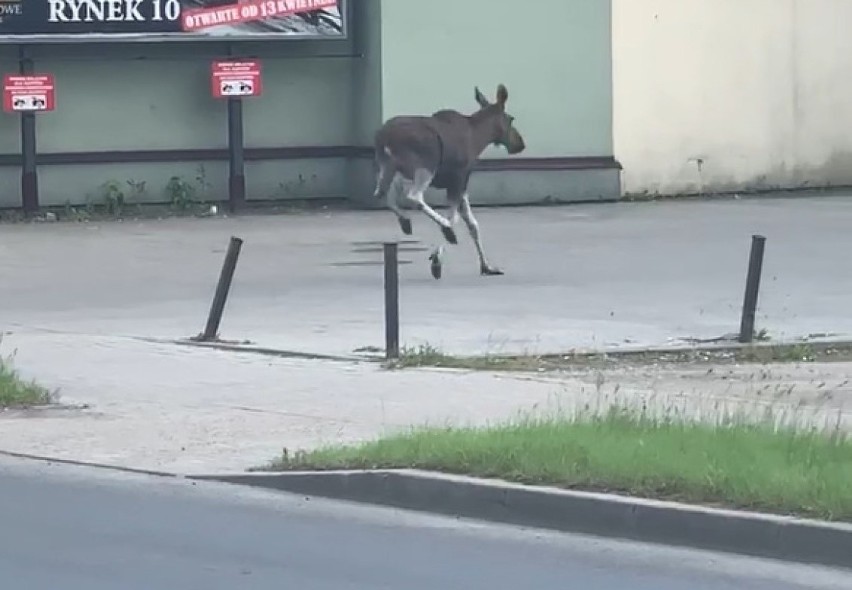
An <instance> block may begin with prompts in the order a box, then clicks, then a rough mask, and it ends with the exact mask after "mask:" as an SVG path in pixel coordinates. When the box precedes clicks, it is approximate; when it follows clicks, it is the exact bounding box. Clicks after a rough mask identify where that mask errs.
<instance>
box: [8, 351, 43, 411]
mask: <svg viewBox="0 0 852 590" xmlns="http://www.w3.org/2000/svg"><path fill="white" fill-rule="evenodd" d="M0 340H2V339H0ZM12 361H13V356H6V357H3V356H0V408H27V407H32V406H39V405H45V404H49V403H53V401H54V397H55V395H54V394H53V393H52V392H51V391H50V390H49V389H47V388H45V387H43V386H41V385H39V384H38V383H36V382H35V381H25V380H24V379H22V378H21V376H20V375H19V374H18V372H17V371H16V370H15V369H14V368H13V367H12Z"/></svg>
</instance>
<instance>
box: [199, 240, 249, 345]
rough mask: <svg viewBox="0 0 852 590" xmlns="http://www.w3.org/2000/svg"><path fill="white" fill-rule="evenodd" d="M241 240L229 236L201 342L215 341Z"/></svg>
mask: <svg viewBox="0 0 852 590" xmlns="http://www.w3.org/2000/svg"><path fill="white" fill-rule="evenodd" d="M242 245H243V240H242V239H241V238H237V237H234V236H231V241H230V243H229V244H228V252H227V253H226V254H225V261H224V262H223V263H222V272H221V273H220V274H219V283H218V284H217V285H216V293H215V295H214V296H213V304H212V305H211V306H210V314H209V315H208V316H207V325H206V326H205V328H204V332H203V333H202V335H201V338H200V340H201V341H202V342H209V341H211V340H215V339H216V337H217V334H218V333H219V323H220V322H221V321H222V313H223V312H224V311H225V302H226V301H227V300H228V292H229V291H230V290H231V282H232V281H233V279H234V271H235V270H236V268H237V259H238V258H239V257H240V249H241V248H242Z"/></svg>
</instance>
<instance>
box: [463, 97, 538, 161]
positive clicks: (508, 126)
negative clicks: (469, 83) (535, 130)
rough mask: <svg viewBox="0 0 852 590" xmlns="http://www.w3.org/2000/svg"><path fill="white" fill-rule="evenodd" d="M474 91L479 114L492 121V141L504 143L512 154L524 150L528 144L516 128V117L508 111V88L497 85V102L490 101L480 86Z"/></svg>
mask: <svg viewBox="0 0 852 590" xmlns="http://www.w3.org/2000/svg"><path fill="white" fill-rule="evenodd" d="M474 91H475V97H476V102H478V103H479V107H480V110H479V112H478V113H477V114H478V115H479V116H481V117H485V118H487V119H488V120H489V121H490V122H491V125H490V129H491V132H492V134H493V135H492V137H493V139H492V142H491V143H493V144H494V145H498V146H500V145H502V146H503V147H504V148H506V151H507V152H509V153H510V154H519V153H521V152H522V151H524V148H525V147H526V144H525V143H524V138H523V137H521V134H520V133H518V130H517V129H516V128H515V118H514V117H513V116H512V115H510V114H509V113H507V112H506V101H507V100H509V91H508V90H506V86H504V85H503V84H498V85H497V102H495V103H491V102H489V101H488V99H487V98H485V95H484V94H482V92H480V91H479V87H475V88H474Z"/></svg>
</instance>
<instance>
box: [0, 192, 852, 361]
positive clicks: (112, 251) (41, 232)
mask: <svg viewBox="0 0 852 590" xmlns="http://www.w3.org/2000/svg"><path fill="white" fill-rule="evenodd" d="M477 215H478V217H479V220H480V224H481V228H482V233H483V236H484V240H485V244H486V248H487V249H488V250H489V252H490V255H491V258H492V260H493V262H494V263H495V264H497V265H499V266H501V267H503V268H504V269H505V270H506V273H507V274H506V275H505V276H503V277H480V276H479V274H478V272H477V271H478V266H477V263H476V256H475V253H474V249H473V246H472V244H471V241H470V239H469V237H468V236H467V235H466V234H465V232H464V228H463V227H461V228H460V233H459V236H460V237H459V240H460V241H459V245H458V246H453V247H449V248H448V250H447V257H448V258H447V263H446V267H445V269H444V278H443V279H442V280H441V281H440V282H436V281H434V280H433V279H432V278H431V276H430V275H429V270H428V261H427V260H426V257H427V255H428V251H427V250H428V247H429V245H430V244H431V243H434V242H436V241H438V240H439V239H442V238H441V237H440V233H439V232H438V230H437V228H436V227H434V224H431V222H430V221H429V220H428V219H426V218H425V216H423V215H415V216H414V231H415V234H414V238H417V239H419V240H421V241H422V243H421V244H415V245H406V246H405V247H406V251H404V252H402V254H401V258H402V259H403V260H405V261H408V262H410V264H406V265H404V266H402V269H401V281H402V284H401V312H402V337H403V341H404V343H407V344H412V345H416V344H418V343H423V342H429V343H430V344H433V345H436V346H440V347H442V348H444V349H445V350H447V351H451V352H457V353H458V352H461V353H464V352H477V351H479V352H492V353H495V352H512V351H514V352H524V351H531V352H535V351H539V352H541V351H547V350H551V351H552V350H555V349H556V350H565V349H570V348H572V347H575V346H595V347H599V346H603V345H607V346H625V345H645V344H653V345H659V344H666V343H668V342H669V341H670V339H688V338H714V337H718V336H721V335H724V334H729V333H731V332H735V331H736V330H737V329H738V327H739V311H740V306H741V305H742V293H743V286H744V280H745V274H746V265H747V257H748V249H749V242H750V236H751V234H752V233H755V232H761V233H764V234H765V235H766V236H767V238H768V242H767V247H766V260H765V266H764V271H765V272H764V280H763V284H762V290H761V297H760V309H759V314H758V327H759V328H766V329H768V330H769V332H770V334H771V335H772V336H773V337H774V338H781V337H798V336H805V335H808V334H811V333H820V332H838V333H842V334H844V335H847V336H848V335H852V315H850V314H849V313H848V305H849V297H848V293H849V292H850V291H851V290H852V257H850V256H849V255H848V252H849V251H850V249H852V233H850V232H849V231H848V228H849V227H850V225H852V199H850V198H849V197H832V198H816V197H812V196H811V197H805V198H800V199H772V198H766V199H760V200H740V201H733V200H730V201H717V202H682V203H642V204H630V203H621V204H600V205H577V206H569V207H526V208H507V209H477ZM232 234H235V235H238V236H241V237H243V238H244V239H245V245H244V246H243V252H242V256H241V259H240V264H239V267H238V269H237V273H236V277H235V283H234V288H233V291H232V294H231V298H230V299H229V301H228V306H227V309H226V315H225V319H224V321H223V323H222V326H221V328H222V335H223V337H225V338H233V339H250V340H253V341H256V342H257V343H259V344H261V345H267V346H278V347H283V348H289V349H295V350H302V351H307V352H324V353H336V354H341V353H342V354H348V353H351V352H352V350H353V349H355V348H359V347H365V346H381V345H382V344H383V336H384V332H383V329H382V301H383V300H382V270H381V267H380V266H378V264H379V263H380V260H381V248H380V246H370V245H369V244H364V243H363V242H369V241H381V240H385V239H400V238H404V237H405V236H403V235H402V234H401V233H400V232H399V229H398V227H397V225H396V222H395V220H394V218H393V215H392V214H391V213H389V212H387V211H379V212H334V213H328V214H322V213H315V214H306V215H293V216H286V215H285V216H274V217H269V216H260V217H257V216H255V217H241V218H237V219H197V220H166V221H145V222H134V221H128V222H124V223H91V224H65V223H63V224H35V225H4V226H3V227H0V271H2V274H3V276H5V277H14V280H4V281H0V307H2V309H3V318H2V322H3V324H4V325H0V329H3V328H6V329H22V328H24V327H30V328H32V327H42V328H49V329H56V330H65V331H69V332H77V333H79V332H88V333H98V334H110V335H122V334H124V335H136V336H156V337H185V336H190V335H194V334H197V333H198V332H199V331H200V330H201V329H202V327H203V324H204V319H205V316H206V314H207V310H208V309H209V306H210V301H211V299H212V296H213V290H214V286H215V282H216V278H217V277H218V274H219V269H220V265H221V262H222V258H223V253H224V249H225V247H226V246H227V243H228V238H229V236H230V235H232ZM411 248H414V249H415V250H414V251H411V250H410V249H411Z"/></svg>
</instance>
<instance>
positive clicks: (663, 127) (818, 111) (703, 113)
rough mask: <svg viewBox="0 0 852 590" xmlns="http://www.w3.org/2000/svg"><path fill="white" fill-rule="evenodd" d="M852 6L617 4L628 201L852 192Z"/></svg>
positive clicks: (690, 1) (845, 2) (827, 0)
mask: <svg viewBox="0 0 852 590" xmlns="http://www.w3.org/2000/svg"><path fill="white" fill-rule="evenodd" d="M849 23H852V0H613V92H614V114H613V116H614V118H613V121H614V138H613V139H614V148H615V156H616V158H618V159H619V160H620V161H621V163H622V164H623V166H624V171H623V173H622V183H623V184H622V186H623V191H624V192H626V193H642V192H646V191H647V192H650V193H656V192H659V193H664V194H666V193H678V192H711V191H717V190H744V189H749V188H770V187H773V186H782V187H796V186H803V185H820V186H827V185H832V184H852V35H850V34H849V32H848V31H849Z"/></svg>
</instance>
